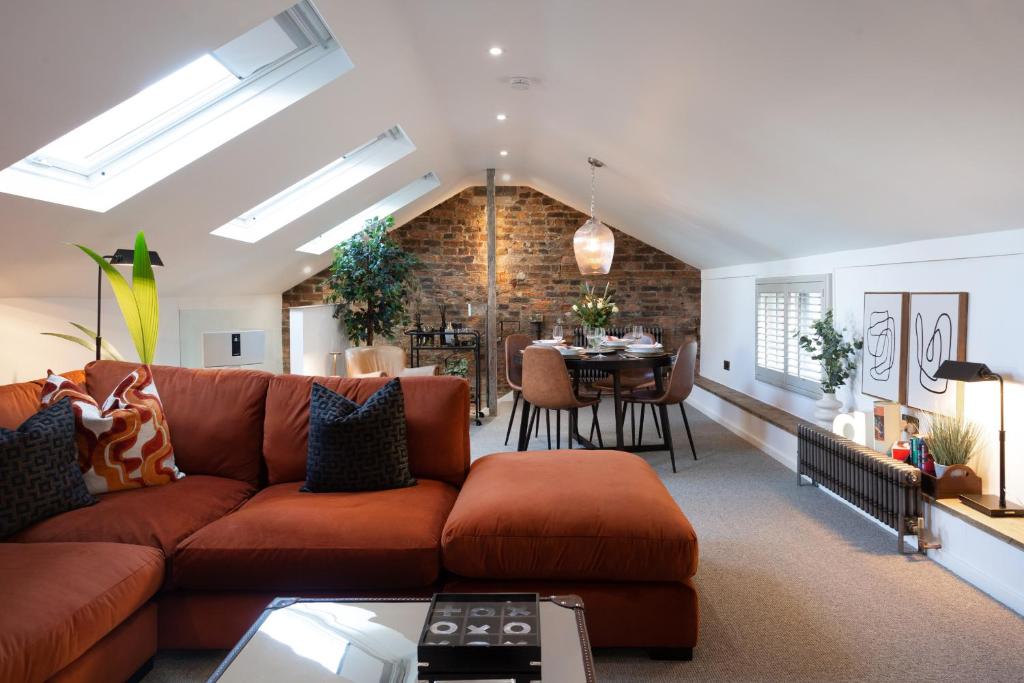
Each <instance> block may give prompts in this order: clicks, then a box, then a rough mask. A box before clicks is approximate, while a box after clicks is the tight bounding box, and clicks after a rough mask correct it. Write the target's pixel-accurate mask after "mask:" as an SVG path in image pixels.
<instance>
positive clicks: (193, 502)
mask: <svg viewBox="0 0 1024 683" xmlns="http://www.w3.org/2000/svg"><path fill="white" fill-rule="evenodd" d="M254 492H255V490H254V489H253V487H252V486H250V485H249V484H246V483H245V482H241V481H237V480H235V479H225V478H223V477H207V476H203V475H201V474H197V475H189V476H188V477H185V478H184V479H181V480H180V481H175V482H172V483H170V484H167V485H166V486H151V487H146V488H141V489H130V490H127V491H115V492H113V493H104V494H101V495H99V496H97V498H99V501H100V502H99V503H97V504H96V505H92V506H90V507H87V508H79V509H78V510H72V511H70V512H65V513H63V514H61V515H57V516H56V517H51V518H49V519H46V520H43V521H42V522H39V523H38V524H34V525H32V526H30V527H28V528H27V529H23V530H22V531H21V532H19V533H17V534H15V535H14V536H12V537H11V538H10V539H9V540H12V541H21V542H36V543H38V542H53V541H109V542H113V543H133V544H135V545H146V546H151V547H154V548H159V549H161V550H163V551H164V553H165V554H166V555H167V556H168V557H170V556H171V553H172V552H173V551H174V549H175V548H176V547H177V546H178V543H180V542H181V541H183V540H185V539H186V538H188V537H189V536H190V535H191V534H192V533H193V532H194V531H196V530H197V529H199V528H201V527H203V526H205V525H207V524H209V523H210V522H213V521H215V520H217V519H220V518H221V517H223V516H224V515H226V514H228V513H229V512H231V511H232V510H234V509H235V508H237V507H238V506H239V505H241V504H242V503H243V502H245V500H246V499H247V498H249V496H251V495H252V494H253V493H254Z"/></svg>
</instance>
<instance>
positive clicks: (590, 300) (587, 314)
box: [572, 282, 619, 327]
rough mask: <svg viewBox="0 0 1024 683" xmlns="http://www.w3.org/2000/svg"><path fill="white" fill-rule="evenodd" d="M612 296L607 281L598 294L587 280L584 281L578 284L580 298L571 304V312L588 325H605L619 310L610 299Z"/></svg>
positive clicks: (612, 292)
mask: <svg viewBox="0 0 1024 683" xmlns="http://www.w3.org/2000/svg"><path fill="white" fill-rule="evenodd" d="M614 296H615V291H614V290H612V289H609V288H608V284H607V283H606V284H605V286H604V292H603V293H602V294H601V295H600V296H598V295H597V290H596V289H594V288H593V287H592V286H591V285H590V283H589V282H588V283H584V284H582V285H580V298H579V300H578V301H577V302H576V303H574V304H573V305H572V312H573V314H575V315H576V317H578V318H579V319H580V322H582V323H583V324H584V325H586V326H588V327H605V326H607V325H608V323H610V322H611V320H612V316H613V315H615V314H616V313H618V312H619V307H618V306H616V305H615V302H614V301H613V300H612V297H614Z"/></svg>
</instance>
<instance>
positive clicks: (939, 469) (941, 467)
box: [933, 463, 949, 478]
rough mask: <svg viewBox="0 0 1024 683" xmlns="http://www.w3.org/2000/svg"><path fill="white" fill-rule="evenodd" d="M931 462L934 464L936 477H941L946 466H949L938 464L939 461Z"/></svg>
mask: <svg viewBox="0 0 1024 683" xmlns="http://www.w3.org/2000/svg"><path fill="white" fill-rule="evenodd" d="M933 464H934V465H935V477H936V478H941V477H942V475H943V474H945V473H946V468H947V467H949V465H940V464H939V463H933Z"/></svg>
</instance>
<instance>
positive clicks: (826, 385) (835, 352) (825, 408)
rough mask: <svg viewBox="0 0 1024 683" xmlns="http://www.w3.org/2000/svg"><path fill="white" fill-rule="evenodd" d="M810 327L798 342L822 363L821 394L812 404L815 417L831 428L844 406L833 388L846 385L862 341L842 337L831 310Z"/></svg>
mask: <svg viewBox="0 0 1024 683" xmlns="http://www.w3.org/2000/svg"><path fill="white" fill-rule="evenodd" d="M811 330H812V333H811V334H810V335H800V336H799V343H800V347H801V348H802V349H803V350H804V351H807V352H808V353H810V354H811V359H812V360H816V361H818V362H819V363H821V392H822V396H821V398H820V399H818V400H817V401H816V402H815V403H814V405H815V409H814V420H815V422H817V423H818V424H819V425H821V426H822V427H824V428H825V429H831V427H832V422H833V421H834V420H835V419H836V415H838V414H839V411H840V410H841V409H842V407H843V404H842V402H841V401H839V400H838V399H836V389H838V388H839V387H841V386H843V385H844V384H846V380H848V379H849V378H850V372H851V371H853V370H855V369H856V368H857V359H856V356H855V354H856V352H857V349H860V348H861V347H862V346H863V343H862V342H861V341H860V340H856V339H855V340H853V341H846V340H845V339H843V331H842V330H838V329H836V326H835V322H834V319H833V314H832V311H831V310H829V311H827V312H826V313H825V315H823V316H822V317H821V318H819V319H818V320H816V321H814V323H812V324H811ZM798 334H799V333H798Z"/></svg>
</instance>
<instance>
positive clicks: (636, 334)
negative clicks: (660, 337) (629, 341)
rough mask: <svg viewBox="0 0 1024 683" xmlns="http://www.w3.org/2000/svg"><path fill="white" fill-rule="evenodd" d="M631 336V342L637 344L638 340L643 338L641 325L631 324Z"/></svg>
mask: <svg viewBox="0 0 1024 683" xmlns="http://www.w3.org/2000/svg"><path fill="white" fill-rule="evenodd" d="M631 336H632V337H633V343H634V344H639V343H640V341H641V340H642V339H643V338H644V328H643V325H633V334H632V335H631Z"/></svg>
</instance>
